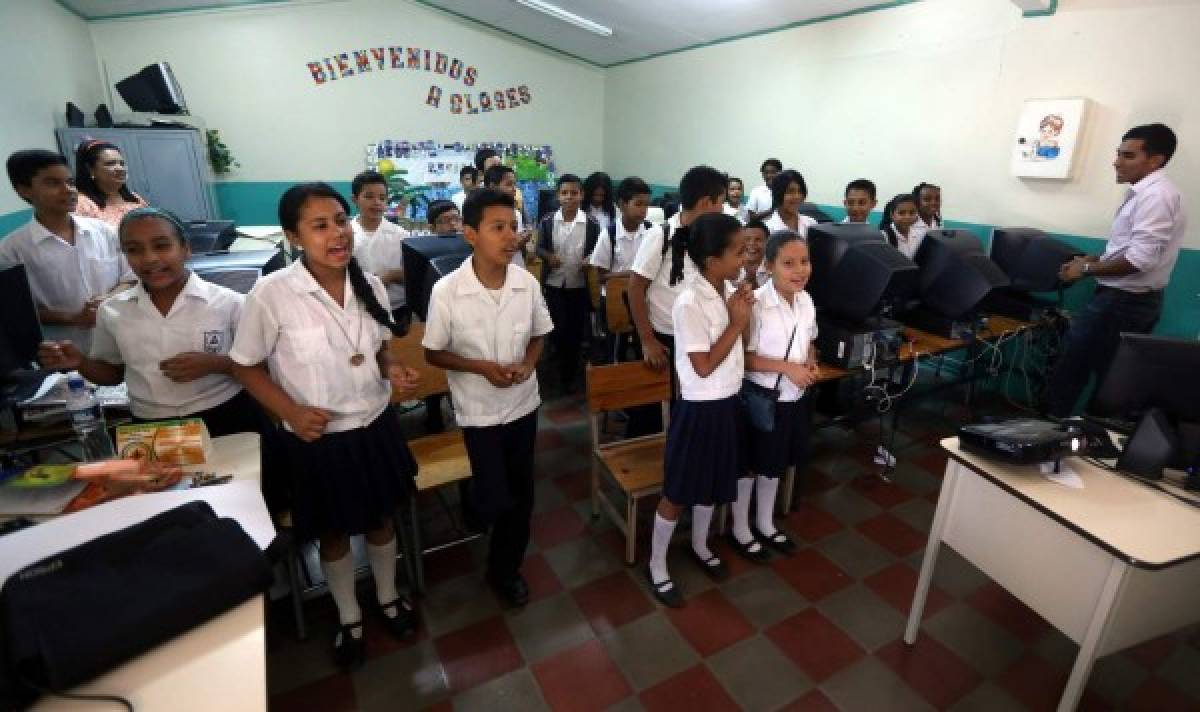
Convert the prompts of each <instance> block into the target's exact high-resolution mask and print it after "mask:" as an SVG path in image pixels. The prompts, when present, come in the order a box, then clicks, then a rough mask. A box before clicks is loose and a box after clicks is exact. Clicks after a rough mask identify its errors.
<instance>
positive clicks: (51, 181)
mask: <svg viewBox="0 0 1200 712" xmlns="http://www.w3.org/2000/svg"><path fill="white" fill-rule="evenodd" d="M7 168H8V179H9V181H10V182H11V183H12V186H13V190H15V191H16V192H17V195H19V196H21V199H22V200H24V201H25V202H27V203H29V204H30V205H31V206H33V218H32V219H31V220H30V221H29V222H28V223H27V224H25V225H24V226H22V227H19V228H17V229H16V230H14V231H13V232H11V233H9V235H8V236H7V237H6V238H4V239H3V240H0V268H4V267H12V266H14V265H18V264H23V265H25V273H26V275H27V277H28V279H29V289H30V291H31V292H32V293H33V301H34V303H35V304H36V305H37V309H38V317H39V318H40V319H41V322H42V325H43V326H44V327H45V329H44V334H45V336H46V338H47V339H50V340H69V341H73V342H74V343H75V344H76V345H77V346H79V348H80V350H81V351H83V352H84V353H87V352H88V350H89V349H90V347H91V343H92V329H94V328H95V326H96V311H97V309H99V307H100V303H101V302H103V301H104V299H105V298H106V297H108V296H109V295H110V294H112V293H114V292H115V291H118V287H122V288H123V287H126V286H128V285H130V284H133V283H134V281H135V279H134V276H133V272H132V271H130V269H129V265H128V264H126V262H125V258H124V257H123V256H122V255H121V247H120V244H119V243H118V242H117V235H116V233H115V232H114V231H113V229H112V228H111V227H109V226H108V225H107V224H106V223H104V222H101V221H100V220H95V219H93V218H85V217H81V216H77V215H72V214H71V211H73V210H74V209H75V202H76V200H77V199H78V197H79V193H78V192H77V191H76V190H75V179H74V177H73V176H72V175H71V171H70V169H69V168H68V167H67V159H66V158H64V157H63V156H62V154H59V153H54V152H53V151H44V150H41V149H31V150H25V151H17V152H16V153H14V154H12V155H11V156H9V157H8V162H7Z"/></svg>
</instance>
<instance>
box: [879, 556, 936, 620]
mask: <svg viewBox="0 0 1200 712" xmlns="http://www.w3.org/2000/svg"><path fill="white" fill-rule="evenodd" d="M863 583H864V584H866V585H867V588H870V589H871V590H872V591H874V592H875V593H876V594H877V595H878V596H879V597H880V598H882V599H883V600H885V601H887V602H888V603H890V604H891V605H892V607H893V608H895V609H896V610H898V611H900V612H901V613H903V614H904V615H906V616H907V615H908V612H909V610H910V609H911V608H912V600H913V591H915V590H916V589H917V572H916V571H914V570H913V569H912V568H910V567H909V566H908V564H905V563H904V562H901V561H897V562H896V563H894V564H892V565H891V566H889V567H887V568H886V569H884V570H882V571H878V572H876V573H873V574H871V575H870V576H868V577H867V578H865V579H863ZM952 600H953V599H952V598H951V597H950V595H949V594H947V593H946V592H945V591H943V590H942V589H940V588H938V587H937V586H936V585H934V584H932V583H931V584H930V585H929V595H928V596H926V597H925V612H924V613H923V614H922V615H921V619H922V620H925V619H926V618H929V617H930V616H932V615H933V614H935V613H937V612H938V611H940V610H942V609H943V608H945V607H946V606H948V605H950V602H951V601H952Z"/></svg>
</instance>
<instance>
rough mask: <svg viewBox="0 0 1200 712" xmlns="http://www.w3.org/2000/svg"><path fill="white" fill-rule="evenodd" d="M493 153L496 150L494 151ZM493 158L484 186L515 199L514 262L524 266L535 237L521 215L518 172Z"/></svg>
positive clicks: (484, 178) (484, 175)
mask: <svg viewBox="0 0 1200 712" xmlns="http://www.w3.org/2000/svg"><path fill="white" fill-rule="evenodd" d="M484 150H488V149H484ZM493 153H495V152H494V151H493ZM493 158H495V159H496V160H495V162H493V163H490V164H489V165H488V168H487V169H486V170H485V171H484V172H483V187H484V188H492V189H493V190H498V191H500V192H501V193H504V194H505V195H507V196H509V197H510V198H512V199H513V213H514V214H515V215H516V216H517V251H516V253H514V254H513V264H515V265H516V266H518V267H524V266H525V250H526V249H528V245H529V241H530V240H531V239H532V238H533V230H532V229H531V228H527V227H525V219H524V217H523V216H522V215H521V211H520V210H519V209H518V208H517V203H516V200H517V174H516V172H515V171H514V170H513V169H512V168H511V167H509V166H506V165H504V164H503V163H500V160H499V157H498V156H493ZM475 160H476V161H478V160H479V156H478V155H476V157H475ZM488 160H491V159H488ZM464 205H465V203H464ZM460 212H462V211H460Z"/></svg>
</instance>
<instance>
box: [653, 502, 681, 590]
mask: <svg viewBox="0 0 1200 712" xmlns="http://www.w3.org/2000/svg"><path fill="white" fill-rule="evenodd" d="M676 523H677V522H674V521H671V520H670V519H666V518H664V517H663V515H661V514H659V513H658V512H655V513H654V535H653V536H652V537H651V538H650V578H651V579H653V580H654V582H655V583H662V582H663V581H666V580H667V579H668V578H670V575H669V574H668V573H667V548H668V547H670V546H671V536H672V535H673V534H674V533H675V525H676Z"/></svg>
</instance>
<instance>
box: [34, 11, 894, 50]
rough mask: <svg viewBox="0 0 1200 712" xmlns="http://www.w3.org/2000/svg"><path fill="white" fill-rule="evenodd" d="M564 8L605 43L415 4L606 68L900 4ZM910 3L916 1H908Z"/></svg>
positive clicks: (513, 14) (564, 30) (522, 19)
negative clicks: (606, 32)
mask: <svg viewBox="0 0 1200 712" xmlns="http://www.w3.org/2000/svg"><path fill="white" fill-rule="evenodd" d="M58 1H59V2H60V3H61V4H62V5H64V6H66V7H68V8H69V9H71V10H73V11H74V12H75V13H76V14H78V15H79V16H81V17H83V18H84V19H88V20H102V19H109V18H114V17H126V16H130V15H148V14H159V13H164V12H178V11H183V10H202V9H217V8H228V7H236V6H245V5H260V4H270V3H279V2H287V0H58ZM551 1H552V2H554V4H556V5H558V6H559V7H561V8H563V9H565V10H567V11H569V12H572V13H574V14H576V15H579V16H581V17H585V18H587V19H589V20H592V21H594V22H598V23H600V24H601V25H605V26H607V27H610V28H612V30H613V34H612V36H611V37H601V36H599V35H594V34H592V33H590V32H587V31H585V30H582V29H579V28H577V27H575V26H573V25H569V24H567V23H565V22H562V21H560V20H556V19H554V18H552V17H548V16H546V15H544V14H542V13H540V12H537V11H534V10H531V9H529V8H527V7H524V6H523V5H519V4H517V3H516V2H514V0H416V2H419V3H421V4H423V5H427V6H429V7H433V8H439V9H442V10H445V11H447V12H450V13H452V14H454V15H457V16H459V17H463V18H467V19H470V20H474V21H476V22H480V23H483V24H485V25H488V26H491V27H494V28H496V29H498V30H500V31H503V32H506V33H509V34H511V35H515V36H517V37H521V38H523V39H526V40H530V41H532V42H535V43H537V44H540V45H543V46H546V47H550V48H552V49H556V50H558V51H560V52H565V53H566V54H569V55H572V56H574V57H578V58H580V59H583V60H585V61H587V62H591V63H592V64H597V65H600V66H609V65H612V64H617V63H620V62H628V61H631V60H635V59H642V58H645V57H647V56H651V55H656V54H660V53H664V52H672V51H676V50H680V49H684V48H687V47H694V46H696V45H702V44H708V43H712V42H718V41H720V40H726V39H730V38H733V37H739V36H742V35H747V34H755V33H760V32H764V31H766V30H771V29H774V28H779V27H784V26H788V25H794V24H797V23H803V22H808V21H812V20H817V19H821V18H827V17H830V16H837V15H842V14H845V13H852V12H856V11H861V10H864V9H867V8H872V7H887V6H892V5H896V4H898V3H897V2H896V0H892V1H891V2H888V1H885V0H551ZM901 1H905V0H901ZM909 1H911V0H909Z"/></svg>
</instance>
